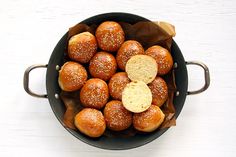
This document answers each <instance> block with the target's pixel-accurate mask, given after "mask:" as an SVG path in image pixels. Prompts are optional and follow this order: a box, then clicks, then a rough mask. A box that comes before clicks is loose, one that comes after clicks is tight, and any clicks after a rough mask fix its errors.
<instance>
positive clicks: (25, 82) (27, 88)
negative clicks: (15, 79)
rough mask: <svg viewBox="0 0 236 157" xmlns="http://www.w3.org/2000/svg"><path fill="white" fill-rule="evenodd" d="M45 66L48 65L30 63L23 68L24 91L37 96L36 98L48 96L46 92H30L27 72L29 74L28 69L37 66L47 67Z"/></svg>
mask: <svg viewBox="0 0 236 157" xmlns="http://www.w3.org/2000/svg"><path fill="white" fill-rule="evenodd" d="M47 66H48V65H43V64H35V65H31V66H30V67H28V68H27V69H26V70H25V73H24V80H23V84H24V89H25V91H26V92H27V93H28V94H29V95H31V96H34V97H37V98H47V97H48V95H47V94H36V93H34V92H32V91H31V89H30V88H29V74H30V71H31V70H33V69H37V68H47Z"/></svg>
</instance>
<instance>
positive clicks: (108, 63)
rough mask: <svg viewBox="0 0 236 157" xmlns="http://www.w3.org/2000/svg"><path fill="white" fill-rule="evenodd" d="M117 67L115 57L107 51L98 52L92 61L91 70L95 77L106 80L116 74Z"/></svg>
mask: <svg viewBox="0 0 236 157" xmlns="http://www.w3.org/2000/svg"><path fill="white" fill-rule="evenodd" d="M116 69H117V64H116V59H115V57H114V56H113V55H112V54H110V53H107V52H98V53H96V54H95V55H94V56H93V58H92V59H91V61H90V64H89V72H90V74H91V75H92V76H93V77H95V78H100V79H103V80H105V81H107V80H109V79H110V78H111V76H112V75H114V74H115V72H116Z"/></svg>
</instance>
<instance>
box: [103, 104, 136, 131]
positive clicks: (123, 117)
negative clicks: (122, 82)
mask: <svg viewBox="0 0 236 157" xmlns="http://www.w3.org/2000/svg"><path fill="white" fill-rule="evenodd" d="M104 117H105V121H106V126H107V127H108V128H109V129H111V130H113V131H121V130H125V129H127V128H128V127H129V126H130V125H131V124H132V113H131V112H129V111H128V110H126V109H125V108H124V106H123V105H122V102H121V101H118V100H112V101H110V102H108V103H107V104H106V106H105V108H104Z"/></svg>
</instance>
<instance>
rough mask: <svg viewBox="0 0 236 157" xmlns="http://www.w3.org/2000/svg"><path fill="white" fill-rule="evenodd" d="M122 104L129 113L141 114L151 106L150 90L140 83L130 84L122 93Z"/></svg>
mask: <svg viewBox="0 0 236 157" xmlns="http://www.w3.org/2000/svg"><path fill="white" fill-rule="evenodd" d="M122 103H123V105H124V107H125V108H126V109H127V110H129V111H131V112H135V113H140V112H143V111H145V110H147V109H148V108H149V107H150V106H151V103H152V93H151V90H150V89H149V88H148V86H147V85H146V84H145V83H144V82H142V81H135V82H130V83H128V84H127V85H126V86H125V88H124V91H123V92H122Z"/></svg>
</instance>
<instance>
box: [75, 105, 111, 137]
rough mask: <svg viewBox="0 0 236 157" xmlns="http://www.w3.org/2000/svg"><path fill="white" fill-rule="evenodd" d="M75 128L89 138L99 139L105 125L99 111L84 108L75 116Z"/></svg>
mask: <svg viewBox="0 0 236 157" xmlns="http://www.w3.org/2000/svg"><path fill="white" fill-rule="evenodd" d="M74 123H75V126H76V127H77V128H78V129H79V131H80V132H82V133H83V134H85V135H87V136H89V137H100V136H101V135H102V134H103V133H104V131H105V129H106V123H105V120H104V117H103V115H102V112H101V111H98V110H96V109H92V108H84V109H83V110H81V111H80V112H79V113H78V114H77V115H76V116H75V121H74Z"/></svg>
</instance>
